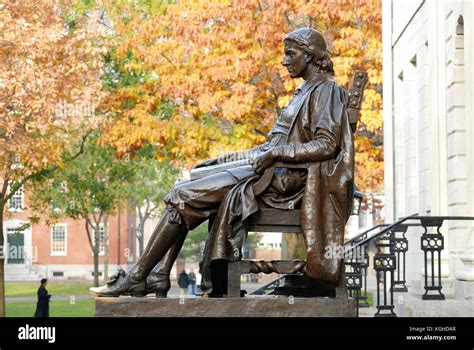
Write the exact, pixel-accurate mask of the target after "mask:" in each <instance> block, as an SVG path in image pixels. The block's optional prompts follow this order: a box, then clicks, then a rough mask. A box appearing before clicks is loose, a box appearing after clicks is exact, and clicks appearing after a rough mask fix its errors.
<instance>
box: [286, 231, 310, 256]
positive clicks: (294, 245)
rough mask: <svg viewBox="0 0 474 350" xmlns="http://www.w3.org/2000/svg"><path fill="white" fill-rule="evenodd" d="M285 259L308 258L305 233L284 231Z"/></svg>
mask: <svg viewBox="0 0 474 350" xmlns="http://www.w3.org/2000/svg"><path fill="white" fill-rule="evenodd" d="M282 241H283V247H282V248H283V249H282V258H283V259H299V260H306V245H305V243H304V238H303V235H301V234H296V233H283V237H282Z"/></svg>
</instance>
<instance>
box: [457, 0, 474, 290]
mask: <svg viewBox="0 0 474 350" xmlns="http://www.w3.org/2000/svg"><path fill="white" fill-rule="evenodd" d="M463 17H464V42H465V43H472V42H473V40H474V33H473V31H474V25H473V23H472V21H473V20H474V4H473V2H472V1H465V2H464V11H463ZM464 62H465V66H464V77H465V86H464V92H465V96H470V98H466V99H465V115H466V116H467V117H466V118H465V133H466V139H465V143H466V165H465V166H466V175H467V178H466V201H467V203H466V204H467V205H466V211H465V214H466V215H469V216H474V118H473V117H472V116H473V115H474V114H473V113H474V101H473V98H472V96H474V66H473V63H472V62H474V47H473V45H471V44H467V45H465V46H464ZM459 239H460V242H459V244H460V248H462V246H463V247H467V249H466V250H464V251H461V252H459V255H458V257H459V262H458V264H457V267H458V268H457V269H456V271H455V277H456V279H457V280H458V281H456V284H455V289H456V296H457V297H459V298H472V296H473V294H474V293H473V289H474V288H473V283H472V282H474V224H473V223H472V222H468V224H467V225H466V233H465V235H464V237H459ZM460 281H466V282H460Z"/></svg>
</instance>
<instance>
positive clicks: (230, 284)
mask: <svg viewBox="0 0 474 350" xmlns="http://www.w3.org/2000/svg"><path fill="white" fill-rule="evenodd" d="M240 272H241V271H240V261H235V262H229V265H228V269H227V297H228V298H240Z"/></svg>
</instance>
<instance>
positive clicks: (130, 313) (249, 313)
mask: <svg viewBox="0 0 474 350" xmlns="http://www.w3.org/2000/svg"><path fill="white" fill-rule="evenodd" d="M95 310H96V313H95V315H96V317H355V316H356V304H355V300H354V299H352V298H347V297H336V298H327V297H320V298H319V297H315V298H296V297H295V298H294V297H283V296H248V297H245V298H215V299H214V298H179V297H174V298H173V297H171V298H154V297H145V298H134V297H118V298H109V297H108V298H104V297H98V298H96V299H95Z"/></svg>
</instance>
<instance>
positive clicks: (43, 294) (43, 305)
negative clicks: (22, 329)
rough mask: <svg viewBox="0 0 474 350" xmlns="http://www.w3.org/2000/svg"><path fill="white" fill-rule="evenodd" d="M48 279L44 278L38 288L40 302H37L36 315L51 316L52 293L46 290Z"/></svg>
mask: <svg viewBox="0 0 474 350" xmlns="http://www.w3.org/2000/svg"><path fill="white" fill-rule="evenodd" d="M47 284H48V280H47V279H46V278H43V279H42V280H41V285H40V287H39V288H38V293H37V294H38V302H37V303H36V312H35V317H49V299H50V298H51V295H50V294H48V291H47V290H46V285H47Z"/></svg>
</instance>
